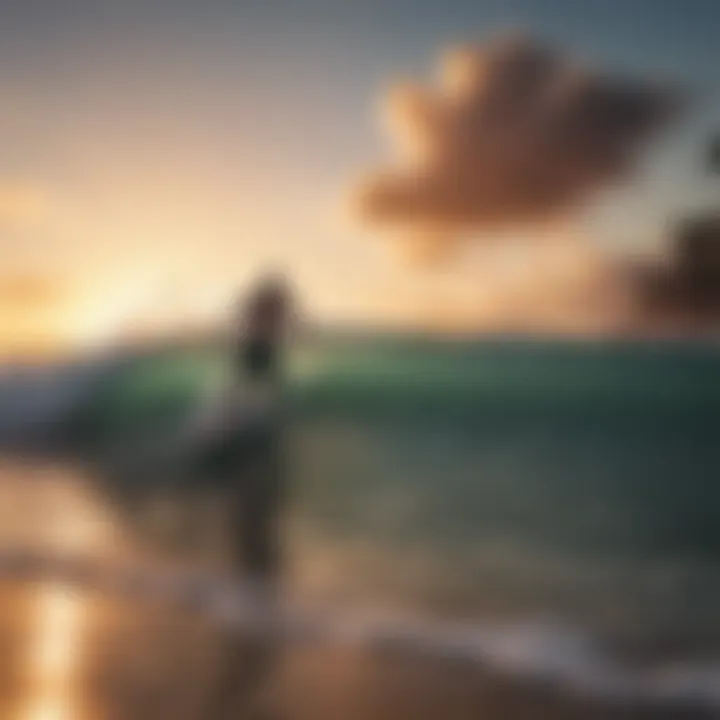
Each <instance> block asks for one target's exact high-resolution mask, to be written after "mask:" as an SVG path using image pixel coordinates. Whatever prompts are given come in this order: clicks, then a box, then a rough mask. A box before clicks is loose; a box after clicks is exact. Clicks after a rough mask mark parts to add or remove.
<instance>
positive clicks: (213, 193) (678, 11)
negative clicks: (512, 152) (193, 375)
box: [0, 0, 720, 344]
mask: <svg viewBox="0 0 720 720" xmlns="http://www.w3.org/2000/svg"><path fill="white" fill-rule="evenodd" d="M718 27H720V4H718V2H717V1H716V0H603V2H599V1H597V2H596V1H595V0H445V1H444V2H438V0H364V1H363V2H355V1H353V0H348V1H347V2H343V0H335V1H334V2H329V1H327V0H326V1H325V2H321V1H320V0H265V1H264V2H261V1H257V2H241V1H240V0H235V1H232V0H204V1H203V2H200V1H199V0H197V1H195V2H189V1H187V0H174V1H172V2H170V1H169V0H124V2H120V1H118V2H110V1H109V2H97V0H93V1H91V0H74V1H73V2H69V1H65V0H36V1H35V2H6V3H4V4H3V10H2V22H0V78H1V82H2V86H3V90H4V100H5V101H4V105H3V107H4V112H3V114H2V117H1V118H0V123H1V127H2V153H0V158H2V163H1V164H0V225H1V230H0V232H1V235H0V238H1V239H2V240H1V241H2V243H3V246H2V247H3V264H2V276H1V277H0V304H1V306H2V312H3V317H2V322H1V323H0V341H2V342H4V343H5V344H8V343H14V342H20V340H19V339H18V338H20V339H22V338H27V337H30V336H32V337H34V338H35V339H40V340H42V339H43V338H51V337H54V336H58V337H61V336H62V337H66V336H68V337H72V338H74V339H79V340H84V339H97V338H101V337H104V335H108V336H109V335H112V333H113V332H115V331H116V330H118V329H119V328H120V329H122V328H126V327H129V326H131V325H132V324H133V323H137V322H147V323H148V324H150V325H152V324H153V323H156V324H160V325H162V324H163V323H173V322H175V323H177V322H180V321H181V320H182V319H184V318H202V317H205V316H212V315H213V313H217V312H218V310H219V309H220V308H222V307H223V304H224V303H225V302H226V301H227V299H228V297H229V296H230V294H231V292H232V289H233V288H234V287H236V286H237V285H238V284H241V283H242V282H244V281H245V280H247V279H248V278H249V277H250V276H251V275H252V274H253V272H255V271H256V270H257V269H258V268H264V267H267V266H273V267H276V266H283V267H287V268H288V269H289V270H290V271H291V272H292V274H293V277H294V279H295V281H296V283H297V284H298V286H299V287H300V290H301V292H302V294H303V297H304V298H305V301H306V305H307V306H308V307H309V308H311V309H312V310H313V311H314V312H317V313H318V314H320V315H323V314H329V313H335V314H337V315H348V316H350V315H358V316H367V317H380V316H383V315H385V316H388V315H392V314H393V313H396V312H398V307H399V306H402V307H404V308H412V309H413V310H412V312H411V313H410V314H411V315H412V313H413V312H416V313H420V314H422V312H424V310H423V308H425V310H427V309H428V307H427V306H428V305H430V306H432V307H433V309H434V311H435V312H438V313H439V314H441V315H442V313H443V310H442V309H438V303H436V302H435V301H433V300H430V301H429V300H428V297H429V296H428V294H427V293H428V292H430V290H429V289H428V288H429V287H430V285H432V287H433V288H434V290H433V291H432V292H441V284H442V283H446V284H450V285H451V286H452V288H453V292H455V293H456V294H458V297H460V296H462V294H463V293H465V294H466V295H468V296H469V299H468V301H467V302H468V305H469V306H470V305H472V306H473V307H475V308H482V311H479V312H480V315H479V316H480V317H485V315H487V313H488V312H491V308H490V309H488V307H489V305H490V306H491V305H492V301H487V302H485V301H482V299H481V298H480V297H479V296H478V295H473V292H474V291H475V288H476V287H477V286H478V284H479V283H478V277H482V275H480V276H478V274H477V273H476V270H477V268H476V267H475V266H474V265H473V262H475V263H477V262H480V261H478V260H477V259H476V260H475V261H473V262H468V263H465V264H464V265H463V266H462V267H459V268H457V269H455V270H454V271H451V276H450V277H449V276H447V275H446V276H444V277H443V278H441V279H438V278H433V279H427V278H425V277H424V276H423V275H422V274H420V275H418V274H416V273H414V272H409V271H408V270H407V268H405V267H402V264H400V265H398V264H397V263H394V262H393V261H392V260H391V259H389V258H388V257H386V255H385V254H384V253H383V252H381V251H379V250H378V248H377V247H376V244H375V243H373V242H372V238H371V237H370V236H371V235H372V232H370V231H368V229H367V228H361V227H356V226H355V225H354V224H353V223H352V222H351V221H349V219H348V218H347V217H345V216H344V215H343V213H342V212H341V209H340V207H341V205H342V200H343V197H344V195H345V194H346V193H347V192H348V191H349V190H350V189H351V187H352V185H353V183H354V182H355V180H356V178H357V177H358V176H359V175H360V174H362V173H363V172H365V171H366V170H367V169H368V168H372V167H374V166H376V165H377V164H378V163H380V162H381V161H382V159H383V158H384V157H385V155H386V150H387V146H386V143H385V141H384V139H383V136H382V134H381V132H380V131H379V127H378V123H377V118H376V109H377V104H378V99H379V97H380V95H381V93H382V91H383V89H384V88H385V87H386V86H387V85H388V83H390V82H392V81H393V80H395V79H397V78H404V77H411V78H419V79H421V80H423V79H425V78H427V77H428V76H429V74H430V73H432V72H433V66H434V60H435V58H436V57H437V54H438V53H439V52H440V51H442V50H443V49H444V48H446V47H448V46H453V45H455V44H457V43H463V42H468V41H470V42H474V41H479V42H482V41H483V39H484V38H486V37H487V36H489V35H491V34H493V33H494V32H496V31H498V30H507V29H516V28H517V29H522V30H527V31H528V32H530V33H532V34H533V36H538V37H540V38H542V39H546V40H548V41H549V42H551V43H553V44H554V45H557V46H559V47H561V48H562V49H564V50H567V51H568V52H571V53H575V54H579V55H580V56H581V57H587V58H588V62H589V63H591V64H592V65H593V66H599V67H602V68H604V69H608V70H611V71H613V70H618V71H620V72H623V73H631V74H637V75H639V76H640V77H650V78H659V79H667V80H670V81H672V82H675V83H677V84H679V85H680V86H682V87H685V88H687V90H688V92H689V94H690V97H691V105H690V107H689V109H688V111H687V113H686V115H685V116H684V117H683V118H682V120H681V121H680V122H678V123H677V124H676V125H675V126H674V127H673V128H672V131H671V132H670V133H668V134H667V135H666V136H664V138H663V142H662V143H661V144H660V145H659V146H658V147H656V148H654V151H653V152H652V153H651V154H650V155H649V156H648V162H647V166H646V168H645V171H644V172H643V174H642V176H641V177H640V178H639V179H638V180H637V181H636V182H634V183H633V184H632V185H631V186H629V187H626V188H622V189H619V190H618V191H617V192H613V193H610V194H607V195H603V196H602V198H601V199H600V200H598V202H597V204H596V207H594V208H592V209H591V211H590V212H588V213H584V214H583V215H582V217H578V218H573V221H572V222H571V223H569V225H568V226H567V227H565V226H563V227H562V228H561V229H558V233H559V234H561V235H563V234H565V233H566V234H568V235H572V236H574V235H582V236H583V237H584V238H590V239H591V241H592V244H593V246H594V247H600V248H610V249H612V250H617V251H619V252H623V253H636V252H644V251H646V250H647V251H653V250H655V249H657V248H660V247H661V246H662V242H663V235H664V232H665V230H666V226H667V223H668V221H669V220H671V219H672V218H676V217H677V216H679V215H681V214H683V213H685V212H688V211H690V210H691V209H693V208H696V207H703V206H705V205H707V204H708V203H710V202H712V200H713V198H716V197H717V195H718V193H720V188H716V187H715V186H714V185H713V183H712V182H711V180H710V179H709V178H707V177H705V176H704V175H703V166H702V153H703V149H704V147H705V145H706V143H707V139H708V137H709V135H710V133H711V131H713V130H716V129H717V127H718V125H720V82H719V81H718V76H717V69H718V67H720V44H719V43H718V38H717V28H718ZM453 273H454V274H453ZM423 283H430V285H424V284H423ZM395 297H398V298H403V299H402V300H395V299H393V298H395ZM433 297H435V296H433ZM437 297H439V296H437ZM483 302H485V304H484V305H483ZM488 303H489V305H488ZM453 307H454V306H453ZM448 312H449V313H451V314H452V313H453V312H456V310H453V309H452V308H451V309H450V310H448ZM400 315H402V312H400ZM42 342H45V341H44V340H42Z"/></svg>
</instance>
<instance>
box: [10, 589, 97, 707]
mask: <svg viewBox="0 0 720 720" xmlns="http://www.w3.org/2000/svg"><path fill="white" fill-rule="evenodd" d="M34 600H35V603H34V604H35V608H34V615H35V622H34V623H33V625H34V627H33V633H32V637H31V638H30V639H29V646H28V658H27V671H28V674H29V675H30V677H31V683H30V688H31V691H30V693H29V695H28V697H27V699H26V704H25V705H24V707H22V708H21V710H20V712H19V714H18V716H17V720H73V719H74V718H78V717H79V713H78V711H77V708H76V707H75V706H74V704H73V703H74V700H75V698H74V693H73V682H74V680H75V672H76V670H77V665H78V653H79V652H80V647H81V644H82V630H83V624H84V620H85V617H84V611H85V608H84V607H83V605H84V601H83V600H82V599H81V598H79V597H73V596H71V595H70V594H69V593H68V592H67V591H65V590H62V589H58V588H53V587H45V588H39V589H38V590H37V592H36V595H35V598H34Z"/></svg>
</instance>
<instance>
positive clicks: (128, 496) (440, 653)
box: [0, 333, 720, 718]
mask: <svg viewBox="0 0 720 720" xmlns="http://www.w3.org/2000/svg"><path fill="white" fill-rule="evenodd" d="M226 365H227V362H226V358H225V355H224V351H223V349H222V346H221V345H219V344H217V343H214V342H195V343H191V342H188V343H184V344H179V345H177V346H175V345H170V346H163V347H156V348H146V349H135V350H133V351H131V352H128V351H126V352H123V353H116V354H107V355H106V356H104V357H103V358H97V359H95V360H93V361H84V362H82V363H70V364H65V365H63V366H61V367H59V366H56V367H52V368H44V369H36V370H33V371H29V370H22V371H16V372H15V373H14V374H12V378H10V375H11V373H9V371H8V372H7V373H6V376H5V379H4V380H3V382H2V383H0V401H1V402H0V415H2V417H0V436H2V437H3V438H5V439H6V441H5V442H4V446H5V447H6V452H5V457H6V460H5V464H4V468H5V472H4V473H3V475H2V477H1V478H0V483H2V486H0V489H1V490H2V494H3V500H4V502H3V507H4V508H5V513H6V514H8V515H9V516H12V517H14V518H15V519H14V521H11V520H12V517H11V518H10V519H6V521H5V523H4V529H3V531H2V533H0V541H2V542H3V543H4V544H5V546H6V547H9V546H12V545H13V544H16V545H17V544H22V543H24V544H25V545H27V544H28V543H31V544H33V547H36V546H37V545H38V543H40V544H41V545H42V547H44V548H48V549H49V550H52V548H53V547H54V544H57V543H58V540H57V538H54V539H53V538H52V537H50V538H48V539H46V540H45V541H42V542H40V538H41V536H42V535H43V533H42V532H39V531H38V528H39V527H42V528H45V526H47V525H48V521H43V520H41V519H40V518H39V516H38V512H40V511H39V510H37V507H36V506H40V505H43V502H42V501H43V498H45V500H44V503H45V504H44V507H45V509H44V510H43V512H44V513H46V515H47V517H54V518H55V519H56V520H57V517H58V515H62V513H63V512H64V513H65V514H66V516H67V517H68V518H70V520H68V523H69V526H72V527H79V526H80V525H82V523H81V522H80V521H79V520H78V518H80V517H81V516H82V517H84V518H85V521H84V522H86V524H87V525H88V526H89V527H91V528H92V527H94V528H95V529H96V530H97V528H98V527H100V528H102V529H103V532H104V533H108V532H110V531H111V532H110V535H111V536H112V540H107V541H104V542H100V540H97V539H96V540H88V538H92V537H94V536H93V535H92V533H90V535H88V536H83V538H84V539H83V540H82V541H79V540H78V541H77V542H78V545H77V547H78V549H81V550H83V551H84V552H85V553H86V554H87V551H88V549H90V550H91V551H92V550H94V549H97V554H98V557H100V556H102V557H107V553H110V555H111V556H113V555H114V556H119V555H122V556H123V557H130V558H134V559H135V560H137V559H138V558H140V559H142V561H143V562H145V564H147V563H157V564H158V566H159V565H160V564H163V563H165V564H166V563H168V562H170V561H172V562H179V561H182V562H183V563H185V565H187V566H192V567H194V568H201V569H212V571H213V572H217V573H218V574H219V575H220V574H222V573H224V572H231V571H232V567H231V559H230V558H231V553H230V549H231V547H230V546H231V540H230V539H229V538H231V537H232V527H231V525H232V516H231V515H230V514H229V512H228V508H229V507H231V502H229V500H228V498H229V497H231V496H232V493H233V492H234V490H233V488H232V486H231V487H228V486H227V484H222V483H214V482H211V481H209V480H207V479H205V480H203V478H202V477H197V478H193V477H192V473H190V474H188V473H187V472H185V471H186V470H187V468H186V467H185V464H186V462H185V460H184V459H186V457H187V455H184V454H183V452H184V451H187V448H184V447H178V445H179V441H178V440H177V437H178V435H177V431H178V428H179V427H181V426H182V424H183V422H185V421H186V420H187V418H189V417H191V416H192V414H193V413H194V412H196V411H197V408H198V407H200V406H201V404H202V403H204V402H207V401H208V398H212V397H213V393H217V391H218V388H222V378H223V374H224V373H225V372H226V370H227V368H226ZM719 370H720V347H718V346H717V345H715V344H714V343H711V342H707V341H699V340H698V341H687V340H686V341H653V342H651V341H639V340H637V341H635V340H609V339H604V340H599V339H598V340H575V339H573V340H567V339H538V338H500V337H488V338H475V339H455V340H451V339H448V338H443V339H441V338H430V337H423V336H419V335H414V336H401V335H393V334H359V333H357V334H352V333H335V334H333V333H329V334H324V335H321V336H317V337H315V338H312V339H308V340H305V341H303V342H300V343H298V345H297V346H295V347H293V348H292V349H291V351H290V353H289V357H288V380H287V383H286V387H285V388H284V390H283V411H284V416H285V418H286V422H285V423H284V427H285V431H284V435H285V437H284V444H283V448H284V449H283V458H284V467H285V475H286V477H285V488H286V493H285V497H284V503H283V508H282V529H281V532H282V543H283V553H284V567H285V580H284V590H283V592H284V596H285V598H286V600H287V603H288V605H290V606H292V607H298V608H300V607H302V608H307V607H321V608H331V609H332V612H333V613H339V614H340V615H341V616H342V617H346V618H347V619H348V620H347V622H348V623H352V622H353V621H357V619H358V618H366V619H367V618H374V619H375V620H377V619H378V618H382V623H384V625H383V624H382V623H381V625H380V627H381V629H382V627H385V628H391V629H390V630H387V632H388V633H390V635H392V632H393V631H392V628H393V627H406V626H407V624H408V623H410V626H411V628H412V630H411V634H412V635H413V637H414V638H415V644H416V645H417V646H418V647H420V648H422V649H423V651H424V652H426V653H428V654H429V655H430V656H434V654H435V655H437V657H438V658H441V657H446V658H447V657H448V656H453V655H458V656H459V657H461V658H464V659H465V660H467V659H468V658H471V659H473V660H477V661H478V662H479V663H480V664H481V666H482V667H484V668H485V669H486V670H487V669H488V668H489V669H490V670H491V671H492V672H493V673H496V672H497V673H499V674H500V675H501V676H502V675H504V674H507V675H509V676H511V677H516V676H521V677H522V678H524V679H529V680H532V681H533V682H535V681H540V680H542V681H547V682H550V683H551V684H552V686H553V687H554V688H556V689H557V691H558V692H559V693H561V694H562V693H569V694H571V695H577V694H580V695H587V696H588V697H591V698H593V699H596V700H597V699H599V700H600V701H603V702H605V701H610V700H612V701H614V702H616V701H617V700H618V699H619V698H620V699H623V698H624V699H625V700H627V701H628V702H639V703H650V704H653V703H656V704H658V705H663V706H668V707H669V706H671V705H674V704H678V705H681V706H682V707H683V708H687V707H695V706H697V708H698V709H701V708H705V709H707V708H711V712H715V711H717V712H718V713H720V617H719V616H718V614H717V608H718V606H720V570H719V569H718V568H719V566H720V562H719V561H720V485H719V484H718V480H719V479H720V442H719V441H718V439H719V438H720V383H718V381H717V378H718V371H719ZM0 439H1V438H0ZM18 468H22V470H18ZM28 468H30V469H28ZM38 468H39V469H38ZM28 474H30V475H34V477H35V480H27V477H26V476H27V475H28ZM37 478H40V479H39V480H38V479H37ZM43 478H44V479H43ZM48 478H49V479H48ZM48 488H54V489H53V492H54V493H56V494H57V495H58V497H60V496H62V497H65V498H66V499H65V500H64V501H63V502H65V505H63V504H62V503H59V502H58V503H49V506H48V502H49V501H48V500H47V498H48V497H50V496H51V493H49V492H48ZM68 498H69V499H68ZM73 498H74V499H73ZM19 499H22V502H23V508H25V509H24V510H23V511H22V512H17V511H16V508H17V507H18V502H19ZM63 508H64V509H63ZM80 535H82V533H81V534H80ZM103 548H104V549H103ZM121 549H122V550H121ZM1 550H2V547H1V546H0V551H1ZM13 587H14V586H13ZM8 592H10V591H9V590H8ZM13 592H14V591H13ZM353 619H354V620H353ZM378 622H379V621H378ZM403 624H404V625H403ZM371 625H372V623H371ZM372 627H375V630H373V631H372V632H375V634H376V635H377V634H378V633H380V631H379V630H377V626H372ZM367 632H368V633H370V631H367ZM407 632H408V633H410V631H409V630H408V631H407ZM371 634H372V633H371ZM380 634H381V633H380ZM458 637H462V642H459V641H458V640H457V638H458ZM449 638H455V639H454V640H453V641H452V642H451V641H449ZM498 712H499V713H501V711H498ZM558 712H559V711H558ZM537 716H538V717H540V715H537ZM545 716H546V717H561V716H562V717H565V715H560V714H557V715H553V714H552V713H550V714H547V715H543V717H545ZM588 716H589V715H582V717H588ZM601 716H602V717H612V715H610V714H605V715H601ZM710 716H712V715H710ZM3 717H4V716H3ZM53 717H54V716H53ZM123 717H124V716H123ZM138 717H139V716H138ZM358 717H361V716H358ZM368 717H370V715H368ZM434 717H446V715H444V714H443V713H442V711H441V709H438V713H436V714H435V715H434ZM458 717H460V715H459V714H458ZM488 717H495V716H494V715H488ZM497 717H498V718H500V717H506V715H504V714H497ZM507 717H525V716H524V715H522V714H518V715H510V714H508V715H507ZM527 717H535V715H527Z"/></svg>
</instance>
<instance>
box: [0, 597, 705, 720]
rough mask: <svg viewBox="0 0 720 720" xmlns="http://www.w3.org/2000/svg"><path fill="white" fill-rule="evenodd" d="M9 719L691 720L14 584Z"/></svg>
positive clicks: (457, 667)
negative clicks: (236, 632) (281, 642)
mask: <svg viewBox="0 0 720 720" xmlns="http://www.w3.org/2000/svg"><path fill="white" fill-rule="evenodd" d="M0 717H1V718H3V719H4V720H5V719H6V720H165V719H166V718H167V720H196V719H197V720H201V719H202V720H205V719H208V720H209V719H212V720H215V719H216V718H217V720H230V718H238V717H243V718H249V719H252V718H257V720H273V719H276V720H336V719H338V720H405V719H407V720H411V719H412V720H449V719H452V720H477V718H483V720H524V719H526V718H527V719H528V720H595V719H597V720H615V719H617V720H626V719H628V720H629V719H630V718H632V719H640V720H646V719H647V720H651V719H652V720H655V719H656V718H657V719H658V720H665V719H667V720H680V719H681V718H682V719H683V720H686V719H687V720H691V719H692V718H698V719H700V718H711V717H713V716H712V715H711V714H703V713H701V712H699V711H694V712H691V710H690V709H689V708H684V709H683V708H676V709H674V710H671V709H669V708H662V707H654V708H650V707H646V708H641V707H637V706H635V707H630V706H623V705H622V704H621V703H620V702H619V701H618V702H617V703H614V704H609V703H608V704H599V703H595V702H589V701H586V700H585V701H584V700H583V699H581V698H569V697H566V696H563V693H561V692H559V691H558V690H556V689H553V688H539V687H536V688H531V687H527V686H525V687H524V686H522V685H521V684H519V683H516V682H510V681H509V680H507V679H503V678H501V677H499V676H498V675H497V674H495V673H492V672H489V671H484V670H483V669H482V668H480V667H478V666H476V665H469V664H461V663H452V662H447V661H439V660H432V659H428V658H425V657H412V656H409V655H407V654H398V653H392V654H390V653H389V652H387V651H386V652H383V653H381V652H378V651H376V652H369V651H361V650H357V649H350V648H338V647H327V646H310V645H306V646H299V645H297V646H290V647H279V646H277V645H275V646H273V645H272V644H270V643H269V642H267V641H260V640H255V641H253V640H252V639H250V638H245V639H244V640H240V639H237V638H232V637H231V636H229V634H228V633H226V632H222V631H220V630H218V629H216V628H213V627H212V626H210V625H209V624H208V623H207V622H206V621H205V620H203V619H202V618H200V617H197V616H192V615H189V614H188V613H187V612H180V611H175V610H169V609H168V608H165V607H159V606H146V605H139V604H135V603H129V602H119V601H115V600H110V599H105V598H100V597H97V596H93V595H77V594H72V593H68V592H67V590H64V589H62V588H60V587H58V586H53V585H34V586H30V585H27V586H21V585H9V584H4V585H2V586H0Z"/></svg>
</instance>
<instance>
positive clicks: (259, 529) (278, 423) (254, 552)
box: [234, 276, 292, 583]
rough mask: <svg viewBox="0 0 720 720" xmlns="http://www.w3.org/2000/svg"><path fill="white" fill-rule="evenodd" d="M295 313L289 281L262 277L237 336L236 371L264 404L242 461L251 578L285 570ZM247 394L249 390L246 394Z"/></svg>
mask: <svg viewBox="0 0 720 720" xmlns="http://www.w3.org/2000/svg"><path fill="white" fill-rule="evenodd" d="M291 315H292V301H291V297H290V292H289V289H288V287H287V284H286V283H285V282H284V280H283V279H282V278H280V277H277V276H272V277H269V278H267V279H264V280H262V281H261V282H260V283H259V284H258V285H257V286H256V288H255V289H254V291H253V292H251V294H250V297H249V299H247V300H246V301H245V302H244V303H243V304H242V308H241V316H240V318H239V328H238V330H239V332H238V336H237V337H236V339H235V343H236V346H235V370H236V372H237V375H238V377H237V378H236V379H237V382H238V384H239V386H240V387H244V388H246V389H247V390H248V391H249V395H250V402H251V403H258V402H259V403H260V404H261V408H260V410H261V421H260V422H259V424H257V425H256V426H254V427H253V428H252V430H250V431H249V432H251V434H252V438H251V450H250V451H249V453H248V457H247V458H246V460H243V461H241V462H240V463H239V464H238V468H237V472H238V478H237V482H238V489H239V493H238V503H237V505H236V518H235V522H234V526H235V532H236V537H235V549H236V555H237V562H238V566H239V567H238V569H239V570H240V571H241V573H242V574H244V575H245V576H246V577H248V578H249V579H251V580H257V581H260V582H262V583H267V582H270V583H273V582H274V581H275V580H277V579H278V576H279V572H280V559H281V558H280V556H281V552H280V550H281V543H280V528H279V520H280V513H281V510H282V496H283V490H284V487H283V486H284V467H283V427H282V408H281V407H280V404H281V402H282V397H281V395H282V386H283V380H284V377H283V370H284V357H283V350H284V345H285V339H286V334H287V330H288V326H289V324H290V318H291ZM243 394H245V393H243Z"/></svg>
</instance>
